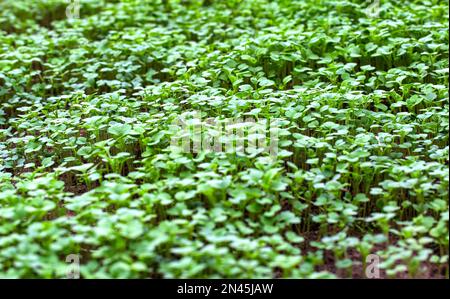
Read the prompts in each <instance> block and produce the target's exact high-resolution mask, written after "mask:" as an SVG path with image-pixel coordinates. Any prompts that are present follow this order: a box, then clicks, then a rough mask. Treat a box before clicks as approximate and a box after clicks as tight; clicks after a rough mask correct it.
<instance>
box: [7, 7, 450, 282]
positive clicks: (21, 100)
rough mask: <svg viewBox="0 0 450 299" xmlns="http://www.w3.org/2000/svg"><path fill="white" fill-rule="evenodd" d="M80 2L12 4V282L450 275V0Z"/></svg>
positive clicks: (9, 83) (9, 246)
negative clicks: (74, 263) (234, 124)
mask: <svg viewBox="0 0 450 299" xmlns="http://www.w3.org/2000/svg"><path fill="white" fill-rule="evenodd" d="M67 6H68V3H67V1H65V0H34V1H32V0H14V1H9V0H0V171H1V172H0V276H1V277H27V278H33V277H36V278H37V277H39V278H60V277H65V275H66V271H67V265H68V264H67V262H66V257H67V256H69V255H74V254H75V255H79V256H80V258H81V260H80V261H81V277H83V278H272V277H283V278H292V277H294V278H333V277H344V278H348V277H366V275H365V273H366V271H365V270H367V268H368V267H369V266H370V267H372V266H373V264H372V262H373V257H374V256H370V255H371V254H374V255H376V256H375V257H378V258H379V267H380V276H381V277H397V278H405V277H436V278H442V277H448V244H449V233H448V218H449V214H448V213H449V212H448V207H449V205H448V190H449V170H448V161H449V152H448V150H449V142H448V134H449V115H448V113H449V101H448V100H449V98H448V91H449V90H448V54H449V53H448V46H449V43H448V41H449V36H448V33H449V31H448V20H449V18H448V8H449V6H448V1H442V0H428V1H425V0H424V1H394V0H382V1H380V4H379V7H378V8H377V7H376V5H375V6H373V5H371V3H369V2H366V1H356V0H354V1H318V0H298V1H296V0H292V1H288V0H278V1H269V0H227V1H211V0H189V1H187V0H184V1H183V0H163V1H158V0H154V1H137V0H126V1H125V0H123V1H118V0H116V1H113V0H109V1H108V0H81V1H80V13H79V18H68V17H67V16H66V8H67ZM369 6H373V7H374V11H371V12H370V11H368V10H366V8H367V7H369ZM193 113H197V114H198V115H200V116H201V119H200V120H199V122H200V127H203V128H207V129H208V130H209V131H214V126H212V125H211V126H209V127H208V123H207V122H206V121H205V120H206V119H210V120H213V122H215V123H220V122H221V121H223V120H225V119H245V118H247V117H251V118H252V119H255V120H256V121H261V120H263V121H267V120H269V121H272V123H273V122H274V121H276V123H277V127H276V133H277V136H278V144H277V152H276V153H275V154H274V153H272V152H270V151H265V150H261V149H259V148H258V147H257V148H256V149H253V150H245V151H233V150H221V151H217V150H209V151H208V150H207V149H203V148H200V150H199V149H197V150H193V149H192V148H189V149H191V150H187V151H186V150H182V147H181V146H177V144H174V143H173V140H174V139H176V138H178V137H180V136H179V134H180V132H179V130H178V129H177V126H174V125H173V124H174V122H176V121H177V120H179V118H180V117H182V116H185V115H190V114H193ZM187 122H188V123H189V128H191V129H192V128H193V127H194V126H195V125H193V123H194V122H195V121H191V122H189V119H188V121H187ZM270 130H271V128H270V127H268V126H267V127H263V131H264V132H262V133H264V134H263V135H264V136H265V137H264V138H265V140H266V141H269V137H270V134H269V133H270ZM211 134H213V133H211ZM248 134H250V133H248ZM194 135H195V134H191V137H192V138H195V136H194ZM193 136H194V137H193ZM245 136H247V135H245ZM245 136H244V137H245ZM191 137H189V138H191ZM264 138H263V139H264ZM233 142H237V141H236V140H235V141H233ZM246 142H247V141H246ZM233 144H234V143H233ZM245 144H247V143H245ZM368 257H371V258H368ZM371 273H375V272H371Z"/></svg>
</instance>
